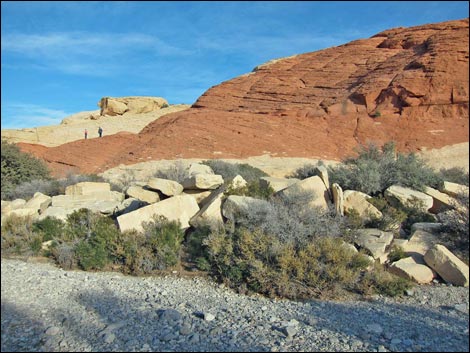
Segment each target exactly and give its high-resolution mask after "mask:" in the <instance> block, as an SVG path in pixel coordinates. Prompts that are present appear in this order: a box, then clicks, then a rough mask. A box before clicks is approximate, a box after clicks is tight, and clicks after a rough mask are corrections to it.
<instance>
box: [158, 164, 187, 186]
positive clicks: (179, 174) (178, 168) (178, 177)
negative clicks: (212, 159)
mask: <svg viewBox="0 0 470 353" xmlns="http://www.w3.org/2000/svg"><path fill="white" fill-rule="evenodd" d="M153 176H154V177H155V178H161V179H168V180H173V181H176V182H177V183H180V184H182V183H183V181H184V179H186V178H187V177H188V168H187V166H186V165H185V164H184V163H183V162H181V161H178V162H176V163H174V164H173V165H171V166H170V167H169V168H166V169H159V170H157V171H156V172H155V173H154V174H153Z"/></svg>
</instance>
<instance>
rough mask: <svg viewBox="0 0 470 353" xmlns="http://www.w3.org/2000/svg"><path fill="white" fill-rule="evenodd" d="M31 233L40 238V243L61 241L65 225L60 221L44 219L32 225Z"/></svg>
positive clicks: (50, 218) (51, 218) (49, 218)
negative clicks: (38, 235) (36, 234)
mask: <svg viewBox="0 0 470 353" xmlns="http://www.w3.org/2000/svg"><path fill="white" fill-rule="evenodd" d="M32 229H33V232H34V233H38V234H40V235H41V237H42V241H43V242H44V241H48V240H54V239H61V238H62V236H63V234H64V229H65V224H64V222H63V221H61V220H60V219H57V218H54V217H46V218H44V219H42V220H40V221H35V222H34V223H33V228H32Z"/></svg>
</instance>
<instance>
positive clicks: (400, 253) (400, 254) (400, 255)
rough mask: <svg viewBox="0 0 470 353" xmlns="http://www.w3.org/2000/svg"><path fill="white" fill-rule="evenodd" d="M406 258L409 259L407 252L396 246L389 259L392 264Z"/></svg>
mask: <svg viewBox="0 0 470 353" xmlns="http://www.w3.org/2000/svg"><path fill="white" fill-rule="evenodd" d="M405 257H408V255H407V254H406V252H405V250H403V248H402V247H401V246H396V245H395V246H393V247H392V249H391V250H390V252H389V254H388V259H389V260H390V262H396V261H398V260H401V259H404V258H405Z"/></svg>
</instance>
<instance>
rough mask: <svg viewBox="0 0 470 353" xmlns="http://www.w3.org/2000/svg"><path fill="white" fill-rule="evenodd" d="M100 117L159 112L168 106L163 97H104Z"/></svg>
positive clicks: (100, 102)
mask: <svg viewBox="0 0 470 353" xmlns="http://www.w3.org/2000/svg"><path fill="white" fill-rule="evenodd" d="M98 106H99V107H100V115H112V116H114V115H123V114H124V113H130V114H142V113H149V112H152V111H154V110H159V109H161V108H163V107H167V106H168V102H167V100H166V99H164V98H161V97H123V98H112V97H103V98H101V100H100V101H99V102H98Z"/></svg>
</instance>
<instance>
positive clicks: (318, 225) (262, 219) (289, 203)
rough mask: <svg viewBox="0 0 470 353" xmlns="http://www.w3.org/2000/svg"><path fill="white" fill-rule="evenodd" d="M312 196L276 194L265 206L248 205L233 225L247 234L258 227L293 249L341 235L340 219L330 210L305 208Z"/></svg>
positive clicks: (301, 193) (305, 194)
mask: <svg viewBox="0 0 470 353" xmlns="http://www.w3.org/2000/svg"><path fill="white" fill-rule="evenodd" d="M313 197H314V195H313V194H312V193H311V192H308V191H297V192H292V193H290V194H289V195H285V194H280V195H278V196H277V197H274V198H272V199H270V200H269V203H268V204H260V203H252V204H249V209H248V210H246V212H244V214H242V215H239V217H237V219H236V223H237V224H236V225H237V226H239V227H240V226H242V227H244V228H247V229H249V230H251V231H254V230H255V229H257V228H259V229H261V230H262V231H263V232H265V233H266V234H270V235H274V236H276V237H278V238H279V239H280V240H281V241H282V242H283V243H289V244H291V245H292V246H294V247H295V248H296V249H297V248H301V247H303V246H305V245H306V244H307V243H309V242H311V241H312V240H314V239H316V238H317V237H323V236H329V237H338V236H341V235H342V234H343V231H345V227H344V224H343V219H342V217H339V216H337V215H336V213H335V212H334V211H333V210H324V209H322V208H320V207H310V206H306V205H308V204H309V203H310V202H311V200H312V199H313Z"/></svg>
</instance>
